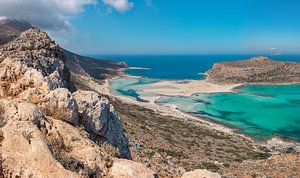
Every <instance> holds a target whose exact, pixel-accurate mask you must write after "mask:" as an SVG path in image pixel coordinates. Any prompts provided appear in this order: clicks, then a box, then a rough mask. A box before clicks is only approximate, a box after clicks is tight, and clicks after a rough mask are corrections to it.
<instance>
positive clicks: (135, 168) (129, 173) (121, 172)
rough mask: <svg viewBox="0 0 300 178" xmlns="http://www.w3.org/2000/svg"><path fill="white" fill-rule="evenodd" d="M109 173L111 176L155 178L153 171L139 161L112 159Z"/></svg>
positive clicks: (120, 177) (117, 177)
mask: <svg viewBox="0 0 300 178" xmlns="http://www.w3.org/2000/svg"><path fill="white" fill-rule="evenodd" d="M109 175H110V176H111V177H112V178H155V177H157V176H156V175H155V174H154V172H153V171H151V170H149V169H147V168H146V167H145V166H143V165H142V164H141V163H137V162H133V161H129V160H125V159H117V160H114V162H113V166H112V167H111V169H110V173H109Z"/></svg>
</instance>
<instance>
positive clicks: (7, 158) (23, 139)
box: [1, 101, 78, 177]
mask: <svg viewBox="0 0 300 178" xmlns="http://www.w3.org/2000/svg"><path fill="white" fill-rule="evenodd" d="M3 102H4V103H6V104H7V107H5V109H4V110H5V114H4V116H3V117H4V118H5V119H6V124H5V125H4V127H2V128H1V131H2V132H3V137H4V139H3V141H2V147H1V156H2V160H3V162H2V169H3V174H4V175H6V176H9V175H10V176H11V177H31V176H34V177H78V176H77V175H76V174H75V173H72V172H71V171H68V170H66V169H64V167H63V166H62V165H61V164H60V163H59V162H58V161H56V160H55V159H54V158H53V156H52V153H51V151H50V149H49V148H48V145H47V142H46V141H45V139H44V136H43V134H42V133H41V131H40V130H39V128H41V127H42V126H43V125H44V124H45V118H43V115H42V114H41V112H40V111H39V110H38V108H37V107H36V106H35V105H33V104H30V103H11V102H8V101H6V102H5V101H3Z"/></svg>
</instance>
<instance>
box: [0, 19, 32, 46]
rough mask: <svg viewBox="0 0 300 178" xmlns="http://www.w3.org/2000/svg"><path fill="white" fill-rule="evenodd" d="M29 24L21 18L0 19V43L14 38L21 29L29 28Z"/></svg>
mask: <svg viewBox="0 0 300 178" xmlns="http://www.w3.org/2000/svg"><path fill="white" fill-rule="evenodd" d="M31 27H32V26H31V24H30V23H28V22H26V21H21V20H11V19H3V20H1V21H0V45H3V44H5V43H8V42H10V41H12V40H14V39H16V38H17V37H18V36H19V35H20V34H21V33H22V32H23V31H25V30H27V29H29V28H31Z"/></svg>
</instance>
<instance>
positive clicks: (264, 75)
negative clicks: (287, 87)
mask: <svg viewBox="0 0 300 178" xmlns="http://www.w3.org/2000/svg"><path fill="white" fill-rule="evenodd" d="M206 75H207V81H209V82H213V83H219V84H242V83H275V84H276V83H300V63H299V62H282V61H273V60H271V59H268V58H266V57H254V58H251V59H249V60H241V61H233V62H221V63H216V64H214V66H213V68H212V69H211V70H209V71H208V72H206Z"/></svg>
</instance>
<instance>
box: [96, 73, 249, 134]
mask: <svg viewBox="0 0 300 178" xmlns="http://www.w3.org/2000/svg"><path fill="white" fill-rule="evenodd" d="M125 78H132V76H125ZM134 78H135V77H134ZM147 85H148V86H147V88H149V89H146V90H143V92H145V93H155V94H162V95H181V96H190V95H192V94H194V93H218V92H233V89H234V88H235V87H238V86H240V85H237V84H236V85H216V84H212V83H208V82H207V81H200V80H199V81H198V80H176V81H175V80H174V81H170V80H169V81H160V82H156V83H152V84H147ZM165 86H172V88H168V87H165ZM156 87H157V88H156ZM100 88H101V90H102V91H105V94H107V95H109V96H112V97H115V98H117V99H120V100H121V101H124V102H126V103H129V104H135V105H139V106H142V107H145V108H148V109H152V110H153V111H155V112H157V113H160V114H162V115H169V116H172V117H178V118H182V119H185V120H193V121H197V122H199V123H200V124H202V125H203V126H207V127H209V128H211V129H215V130H220V131H223V132H225V133H229V134H234V131H235V129H234V128H231V127H228V126H225V125H222V124H219V123H216V122H213V121H209V120H208V119H205V118H200V117H195V116H192V115H189V114H186V113H184V112H181V111H180V110H178V109H177V107H176V106H175V105H166V106H160V105H157V104H155V101H156V100H157V99H159V98H160V96H141V98H142V99H144V100H147V101H149V102H138V101H136V100H135V99H133V98H130V97H125V96H121V95H116V94H113V93H111V92H109V91H110V89H109V80H105V83H104V85H102V86H101V87H100ZM153 88H156V89H153ZM107 92H109V93H107ZM242 136H243V137H245V138H247V139H251V138H249V137H246V136H244V135H242Z"/></svg>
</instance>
